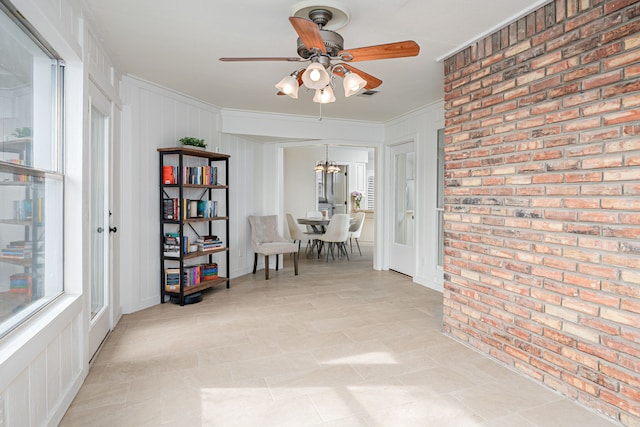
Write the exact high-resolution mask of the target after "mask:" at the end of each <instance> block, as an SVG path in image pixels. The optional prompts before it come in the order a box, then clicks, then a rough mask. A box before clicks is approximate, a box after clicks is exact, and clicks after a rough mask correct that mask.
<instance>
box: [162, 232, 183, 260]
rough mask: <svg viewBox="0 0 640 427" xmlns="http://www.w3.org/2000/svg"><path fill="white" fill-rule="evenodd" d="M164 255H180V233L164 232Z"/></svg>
mask: <svg viewBox="0 0 640 427" xmlns="http://www.w3.org/2000/svg"><path fill="white" fill-rule="evenodd" d="M164 256H171V257H179V256H180V234H178V233H164Z"/></svg>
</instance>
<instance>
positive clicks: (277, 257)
mask: <svg viewBox="0 0 640 427" xmlns="http://www.w3.org/2000/svg"><path fill="white" fill-rule="evenodd" d="M279 262H280V255H276V271H278V263H279Z"/></svg>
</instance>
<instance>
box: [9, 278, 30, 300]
mask: <svg viewBox="0 0 640 427" xmlns="http://www.w3.org/2000/svg"><path fill="white" fill-rule="evenodd" d="M9 293H12V294H26V295H28V296H29V297H30V296H31V275H29V274H25V273H17V274H12V275H11V276H9Z"/></svg>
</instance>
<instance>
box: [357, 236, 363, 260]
mask: <svg viewBox="0 0 640 427" xmlns="http://www.w3.org/2000/svg"><path fill="white" fill-rule="evenodd" d="M356 245H357V246H358V252H360V256H362V251H361V250H360V243H358V239H356Z"/></svg>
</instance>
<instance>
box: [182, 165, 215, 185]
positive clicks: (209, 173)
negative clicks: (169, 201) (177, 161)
mask: <svg viewBox="0 0 640 427" xmlns="http://www.w3.org/2000/svg"><path fill="white" fill-rule="evenodd" d="M182 180H183V181H182V182H184V183H185V184H191V185H218V167H217V166H185V167H184V169H183V171H182Z"/></svg>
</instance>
